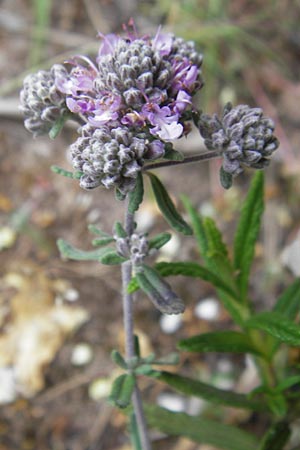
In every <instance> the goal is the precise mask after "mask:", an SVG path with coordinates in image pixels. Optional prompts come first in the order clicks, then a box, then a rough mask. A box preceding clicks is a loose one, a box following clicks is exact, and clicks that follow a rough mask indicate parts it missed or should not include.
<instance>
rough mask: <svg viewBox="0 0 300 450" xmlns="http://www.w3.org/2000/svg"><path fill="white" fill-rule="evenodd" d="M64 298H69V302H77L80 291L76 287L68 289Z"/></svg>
mask: <svg viewBox="0 0 300 450" xmlns="http://www.w3.org/2000/svg"><path fill="white" fill-rule="evenodd" d="M64 299H65V300H67V302H76V300H78V299H79V292H78V291H77V290H76V289H72V288H70V289H67V290H66V291H65V292H64Z"/></svg>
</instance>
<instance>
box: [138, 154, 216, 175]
mask: <svg viewBox="0 0 300 450" xmlns="http://www.w3.org/2000/svg"><path fill="white" fill-rule="evenodd" d="M221 156H222V155H221V153H220V152H217V151H215V152H213V151H210V152H206V153H198V154H197V155H192V156H186V157H185V158H184V159H183V160H182V161H172V160H170V161H162V162H158V163H152V164H147V165H146V166H144V167H143V168H142V171H144V172H146V171H147V170H152V169H159V168H160V167H169V166H179V165H181V164H189V163H195V162H200V161H208V160H209V159H213V158H220V157H221Z"/></svg>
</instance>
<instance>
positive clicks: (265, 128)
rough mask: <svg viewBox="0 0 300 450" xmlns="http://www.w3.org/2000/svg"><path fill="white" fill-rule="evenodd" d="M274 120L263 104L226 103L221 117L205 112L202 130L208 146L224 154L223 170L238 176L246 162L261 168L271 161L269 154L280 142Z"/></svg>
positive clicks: (200, 124) (246, 164)
mask: <svg viewBox="0 0 300 450" xmlns="http://www.w3.org/2000/svg"><path fill="white" fill-rule="evenodd" d="M274 128H275V126H274V122H273V121H272V120H271V119H269V118H267V117H264V116H263V111H262V110H261V109H260V108H250V107H249V106H248V105H238V106H236V107H235V108H233V107H232V106H231V105H230V104H227V105H226V106H225V108H224V111H223V115H222V118H221V119H219V118H218V116H217V115H216V114H215V115H213V116H208V115H205V114H202V115H201V116H200V120H199V130H200V133H201V135H202V137H203V138H204V143H205V145H206V147H207V148H208V149H209V150H215V151H219V152H220V154H221V155H223V170H224V171H225V172H226V173H228V174H229V175H232V176H236V175H238V174H239V173H241V172H242V171H243V167H242V166H243V165H244V166H247V167H252V168H255V169H262V168H264V167H265V166H266V165H268V164H269V159H268V158H269V157H270V156H271V154H272V153H273V152H274V151H275V150H276V149H277V147H278V145H279V142H278V140H277V138H276V137H275V136H274V134H273V132H274Z"/></svg>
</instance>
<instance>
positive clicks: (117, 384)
mask: <svg viewBox="0 0 300 450" xmlns="http://www.w3.org/2000/svg"><path fill="white" fill-rule="evenodd" d="M125 378H126V374H125V373H123V374H122V375H120V376H118V377H117V378H116V379H115V380H114V381H113V384H112V387H111V391H110V394H109V397H108V399H109V400H110V401H111V402H112V403H113V404H115V403H116V400H117V399H118V398H119V395H120V392H121V389H122V385H123V383H124V380H125Z"/></svg>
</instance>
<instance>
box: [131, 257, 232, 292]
mask: <svg viewBox="0 0 300 450" xmlns="http://www.w3.org/2000/svg"><path fill="white" fill-rule="evenodd" d="M154 267H155V269H156V270H157V271H158V272H159V273H160V275H161V276H163V277H168V276H171V275H184V276H187V277H193V278H200V279H202V280H204V281H208V282H210V283H212V284H213V285H214V286H215V287H216V288H217V289H221V290H222V291H224V292H226V293H227V294H229V295H231V296H232V297H236V293H235V292H234V290H233V289H232V288H231V287H230V286H229V285H228V284H227V283H226V282H225V281H223V280H222V279H221V278H219V277H218V275H216V274H214V273H213V272H211V271H210V270H209V269H206V268H205V267H203V266H200V264H197V263H195V262H190V261H182V262H170V263H169V262H160V263H157V264H155V266H154ZM138 288H139V286H138V283H137V282H136V279H135V278H132V280H131V281H130V283H129V285H128V292H130V293H133V292H135V291H136V290H137V289H138Z"/></svg>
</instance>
